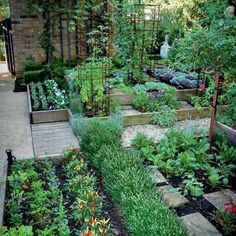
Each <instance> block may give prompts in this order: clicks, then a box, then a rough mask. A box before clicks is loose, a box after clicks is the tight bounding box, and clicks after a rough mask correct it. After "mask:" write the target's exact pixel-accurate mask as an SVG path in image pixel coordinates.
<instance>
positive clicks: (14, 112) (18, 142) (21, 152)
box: [0, 74, 33, 159]
mask: <svg viewBox="0 0 236 236" xmlns="http://www.w3.org/2000/svg"><path fill="white" fill-rule="evenodd" d="M13 89H14V78H12V77H11V76H10V75H9V74H8V75H0V159H3V158H5V157H6V153H5V150H6V149H8V148H11V149H13V154H14V155H15V156H16V157H17V158H18V159H22V158H31V157H32V156H33V145H32V137H31V126H30V120H29V111H28V105H27V104H28V103H27V94H26V93H25V92H20V93H14V92H13Z"/></svg>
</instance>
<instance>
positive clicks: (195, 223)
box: [180, 212, 222, 236]
mask: <svg viewBox="0 0 236 236" xmlns="http://www.w3.org/2000/svg"><path fill="white" fill-rule="evenodd" d="M180 218H181V220H182V221H183V223H184V225H185V226H186V228H187V230H188V231H189V235H191V236H220V235H222V234H221V233H220V232H219V231H218V230H217V229H216V228H215V226H213V225H212V224H211V223H210V222H209V221H208V220H207V219H206V218H205V217H204V216H203V215H201V214H200V213H198V212H197V213H193V214H189V215H186V216H182V217H180Z"/></svg>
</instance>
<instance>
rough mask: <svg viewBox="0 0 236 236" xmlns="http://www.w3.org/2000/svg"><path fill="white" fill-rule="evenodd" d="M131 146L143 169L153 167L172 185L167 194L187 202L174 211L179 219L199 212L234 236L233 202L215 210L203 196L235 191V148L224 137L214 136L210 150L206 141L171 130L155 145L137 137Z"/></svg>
mask: <svg viewBox="0 0 236 236" xmlns="http://www.w3.org/2000/svg"><path fill="white" fill-rule="evenodd" d="M133 146H134V147H135V149H137V150H138V151H139V153H140V154H141V160H142V162H143V163H144V165H145V166H148V167H149V168H157V169H158V170H159V171H160V172H161V173H162V174H163V176H165V178H166V180H167V181H166V182H168V184H170V185H171V186H173V189H171V192H179V193H181V194H183V195H184V196H185V197H186V198H187V199H188V200H189V203H188V204H187V205H186V206H183V207H179V208H177V210H176V211H177V213H178V214H179V215H180V216H183V215H186V214H190V213H195V212H200V213H201V214H202V215H203V216H205V217H206V218H207V219H208V220H210V221H211V222H212V223H213V224H214V225H215V226H216V227H217V228H218V229H219V230H220V231H221V232H222V233H224V234H225V235H234V234H235V232H236V227H235V223H236V199H235V200H233V201H231V202H227V203H226V205H225V208H224V209H221V210H217V209H216V208H215V207H214V206H213V205H211V204H210V203H209V202H208V201H207V200H206V199H205V198H204V197H203V196H204V194H207V193H213V192H216V191H220V190H222V189H231V190H233V191H235V190H236V185H235V183H236V159H235V157H236V149H235V148H234V147H230V146H229V145H228V142H227V139H226V138H225V136H223V135H222V134H219V133H217V134H215V143H214V146H212V147H211V148H210V145H209V143H208V139H207V138H199V137H197V136H196V135H195V134H193V133H191V132H187V131H180V130H175V129H173V130H171V131H170V132H169V133H167V134H166V136H165V138H164V139H162V140H161V141H160V143H159V144H155V143H154V140H152V139H151V138H148V137H146V136H145V135H143V134H138V135H137V136H136V137H135V139H134V140H133ZM166 182H165V183H160V184H157V186H158V187H160V186H164V185H166V184H167V183H166Z"/></svg>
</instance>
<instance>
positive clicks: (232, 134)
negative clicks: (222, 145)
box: [216, 122, 236, 146]
mask: <svg viewBox="0 0 236 236" xmlns="http://www.w3.org/2000/svg"><path fill="white" fill-rule="evenodd" d="M216 127H217V128H218V130H220V131H221V132H223V133H225V135H226V137H227V140H228V142H229V144H230V145H233V146H236V130H235V129H233V128H231V127H229V126H227V125H225V124H222V123H220V122H216Z"/></svg>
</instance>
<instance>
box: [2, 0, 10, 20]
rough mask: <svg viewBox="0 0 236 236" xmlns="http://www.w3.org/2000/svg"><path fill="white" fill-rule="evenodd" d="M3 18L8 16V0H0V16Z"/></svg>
mask: <svg viewBox="0 0 236 236" xmlns="http://www.w3.org/2000/svg"><path fill="white" fill-rule="evenodd" d="M1 17H3V19H5V18H8V17H10V8H9V1H8V0H0V18H1Z"/></svg>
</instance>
